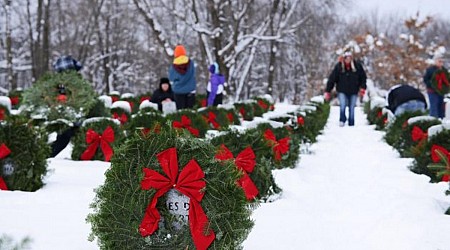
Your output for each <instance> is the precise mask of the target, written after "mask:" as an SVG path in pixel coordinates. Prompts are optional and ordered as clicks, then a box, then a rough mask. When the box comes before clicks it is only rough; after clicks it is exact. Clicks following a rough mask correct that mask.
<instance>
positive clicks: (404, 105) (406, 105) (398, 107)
mask: <svg viewBox="0 0 450 250" xmlns="http://www.w3.org/2000/svg"><path fill="white" fill-rule="evenodd" d="M386 107H387V108H388V109H389V110H390V111H392V113H393V114H394V115H395V116H399V115H401V114H403V113H404V112H414V111H422V112H425V109H426V108H427V101H426V100H425V96H424V95H423V94H422V93H421V92H420V90H418V89H416V88H414V87H412V86H409V85H406V84H397V85H395V86H392V87H391V88H390V89H389V91H388V93H387V94H386Z"/></svg>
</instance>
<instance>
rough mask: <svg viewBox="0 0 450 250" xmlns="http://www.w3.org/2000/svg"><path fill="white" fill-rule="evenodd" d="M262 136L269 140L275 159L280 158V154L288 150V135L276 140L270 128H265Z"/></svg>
mask: <svg viewBox="0 0 450 250" xmlns="http://www.w3.org/2000/svg"><path fill="white" fill-rule="evenodd" d="M264 138H266V140H268V141H269V142H271V144H272V146H273V148H272V150H273V152H274V153H275V160H277V161H279V160H281V155H282V154H286V153H287V152H288V151H289V137H285V138H283V139H280V140H277V138H276V137H275V135H274V134H273V132H272V130H270V129H267V130H266V132H264Z"/></svg>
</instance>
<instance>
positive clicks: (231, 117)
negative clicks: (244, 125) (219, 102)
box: [227, 112, 234, 124]
mask: <svg viewBox="0 0 450 250" xmlns="http://www.w3.org/2000/svg"><path fill="white" fill-rule="evenodd" d="M227 118H228V121H230V123H231V124H233V122H234V115H233V113H231V112H228V113H227Z"/></svg>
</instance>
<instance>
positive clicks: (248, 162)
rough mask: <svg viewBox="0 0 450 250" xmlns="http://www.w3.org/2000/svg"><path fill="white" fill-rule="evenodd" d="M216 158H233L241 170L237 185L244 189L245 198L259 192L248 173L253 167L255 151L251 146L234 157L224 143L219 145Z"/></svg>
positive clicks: (252, 197) (251, 197)
mask: <svg viewBox="0 0 450 250" xmlns="http://www.w3.org/2000/svg"><path fill="white" fill-rule="evenodd" d="M215 157H216V159H218V160H222V161H224V160H234V164H236V166H237V167H238V169H239V170H241V171H242V172H243V175H242V177H241V178H240V179H239V180H238V185H239V186H240V187H242V189H244V193H245V197H246V198H247V200H253V199H254V198H255V197H256V196H257V195H258V193H259V191H258V188H257V187H256V185H255V183H254V182H253V181H252V179H250V176H248V173H251V172H253V169H254V168H255V165H256V161H255V158H256V156H255V153H254V152H253V149H252V148H251V147H247V148H246V149H244V150H242V152H240V153H239V154H238V155H237V156H236V158H234V156H233V153H231V151H230V150H229V149H228V148H227V147H226V146H225V145H224V144H222V145H220V150H219V152H218V153H217V154H216V156H215Z"/></svg>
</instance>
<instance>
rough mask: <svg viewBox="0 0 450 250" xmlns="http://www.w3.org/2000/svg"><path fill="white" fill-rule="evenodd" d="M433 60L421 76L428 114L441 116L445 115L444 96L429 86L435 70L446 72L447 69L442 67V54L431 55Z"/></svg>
mask: <svg viewBox="0 0 450 250" xmlns="http://www.w3.org/2000/svg"><path fill="white" fill-rule="evenodd" d="M433 61H434V64H433V65H431V66H430V67H428V68H427V69H426V71H425V75H424V76H423V81H424V83H425V85H426V86H427V93H428V100H429V102H430V116H434V117H437V118H443V117H444V115H445V111H444V109H445V108H444V96H443V95H440V94H438V93H437V92H436V91H435V90H434V89H433V87H432V86H431V81H432V78H433V75H434V74H435V72H436V71H437V70H444V71H446V72H448V70H447V69H446V68H445V67H444V58H443V57H442V55H440V54H436V55H435V56H434V57H433ZM448 80H450V79H448Z"/></svg>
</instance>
